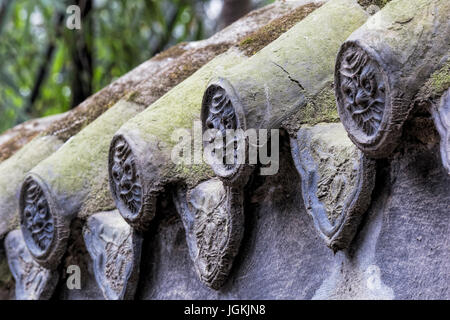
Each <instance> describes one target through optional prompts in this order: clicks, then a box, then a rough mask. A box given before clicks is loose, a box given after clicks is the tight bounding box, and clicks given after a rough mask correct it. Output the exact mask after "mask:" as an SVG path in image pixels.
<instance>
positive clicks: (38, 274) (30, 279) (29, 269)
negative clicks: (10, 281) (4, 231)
mask: <svg viewBox="0 0 450 320" xmlns="http://www.w3.org/2000/svg"><path fill="white" fill-rule="evenodd" d="M5 249H6V253H7V256H8V264H9V268H10V270H11V273H12V274H13V276H14V279H15V281H16V299H18V300H41V299H49V298H50V297H51V296H52V294H53V291H54V289H55V287H56V284H57V282H58V272H51V271H50V270H48V269H45V268H43V267H41V266H40V265H39V264H38V263H37V262H35V261H34V260H33V258H32V256H31V254H30V252H29V251H28V249H27V247H26V245H25V241H24V239H23V236H22V232H21V231H20V230H14V231H12V232H11V233H10V234H9V235H8V236H7V237H6V239H5Z"/></svg>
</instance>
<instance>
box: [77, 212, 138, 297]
mask: <svg viewBox="0 0 450 320" xmlns="http://www.w3.org/2000/svg"><path fill="white" fill-rule="evenodd" d="M83 237H84V241H85V243H86V249H87V250H88V252H89V255H90V256H91V258H92V260H93V266H94V274H95V279H96V281H97V284H98V286H99V287H100V289H101V290H102V292H103V295H104V297H105V299H108V300H122V299H133V298H134V294H135V290H136V286H137V281H138V279H139V264H140V261H141V246H142V238H141V236H140V235H138V234H137V233H136V232H135V231H134V230H133V229H132V228H131V227H130V226H129V225H128V224H127V223H126V222H125V220H124V219H123V218H122V217H121V215H120V214H119V211H117V210H114V211H109V212H100V213H96V214H94V215H92V216H91V217H89V218H88V220H87V222H86V225H85V226H84V229H83Z"/></svg>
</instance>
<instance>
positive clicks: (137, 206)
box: [108, 135, 144, 225]
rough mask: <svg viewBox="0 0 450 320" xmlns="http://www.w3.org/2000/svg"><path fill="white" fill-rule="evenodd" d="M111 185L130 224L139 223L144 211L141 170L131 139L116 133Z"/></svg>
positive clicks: (112, 145)
mask: <svg viewBox="0 0 450 320" xmlns="http://www.w3.org/2000/svg"><path fill="white" fill-rule="evenodd" d="M108 171H109V185H110V189H111V194H112V197H113V199H114V201H115V203H116V206H117V208H118V209H119V212H120V214H121V215H122V216H123V217H124V219H125V220H126V221H127V222H128V223H130V224H136V225H138V224H139V221H140V219H141V217H142V216H143V211H144V203H143V202H144V196H143V186H142V179H141V174H140V172H141V170H140V166H139V165H138V161H137V158H136V156H135V154H134V152H133V150H132V146H131V145H130V143H129V141H128V140H127V139H126V138H125V137H124V136H123V135H116V136H115V137H114V138H113V140H112V142H111V146H110V150H109V168H108Z"/></svg>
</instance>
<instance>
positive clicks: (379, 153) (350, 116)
mask: <svg viewBox="0 0 450 320" xmlns="http://www.w3.org/2000/svg"><path fill="white" fill-rule="evenodd" d="M385 70H386V68H384V67H383V66H382V64H381V59H380V58H379V57H378V55H377V53H376V52H374V51H373V50H372V49H371V48H369V47H366V46H364V45H362V44H361V43H360V42H358V41H347V42H345V43H344V44H343V45H342V46H341V49H340V51H339V53H338V56H337V60H336V68H335V94H336V100H337V106H338V112H339V116H340V118H341V121H342V124H343V125H344V127H345V129H346V130H347V132H348V135H349V137H350V139H351V140H352V141H353V143H355V144H356V146H357V147H358V148H359V149H361V150H362V151H363V152H364V153H366V154H367V155H369V156H371V157H375V158H379V157H384V156H386V155H388V154H389V153H390V152H391V151H392V150H393V148H394V147H395V145H396V142H397V138H398V135H399V130H400V129H401V128H399V126H398V125H397V124H396V120H395V119H396V118H397V117H402V116H403V115H402V114H399V112H398V111H399V110H397V107H396V105H395V104H394V106H393V105H392V104H391V100H392V99H391V90H390V86H389V78H388V75H387V73H386V72H385ZM400 107H401V106H400ZM402 120H404V119H402Z"/></svg>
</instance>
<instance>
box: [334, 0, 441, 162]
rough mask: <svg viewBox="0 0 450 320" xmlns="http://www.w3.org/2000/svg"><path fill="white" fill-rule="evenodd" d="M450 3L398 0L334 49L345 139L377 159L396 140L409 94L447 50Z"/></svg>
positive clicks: (409, 105) (415, 91) (407, 110)
mask: <svg viewBox="0 0 450 320" xmlns="http://www.w3.org/2000/svg"><path fill="white" fill-rule="evenodd" d="M449 20H450V2H448V1H447V0H397V1H391V2H390V3H388V4H387V5H386V6H385V7H384V8H383V10H381V11H379V12H378V13H376V14H375V15H373V16H372V17H371V18H370V19H369V20H368V21H367V22H366V23H365V24H364V25H363V26H362V27H361V28H359V29H358V30H357V31H355V32H354V33H353V34H352V35H351V36H350V37H349V38H348V39H347V41H346V42H345V43H344V44H343V45H342V46H341V49H340V50H339V53H338V56H337V60H336V69H335V93H336V98H337V104H338V111H339V116H340V118H341V121H342V123H343V124H344V126H345V128H346V130H347V131H348V133H349V137H350V139H352V141H353V142H354V143H355V144H356V145H357V146H358V147H359V148H360V149H361V150H362V151H363V152H365V153H366V154H367V155H369V156H371V157H377V158H382V157H386V156H388V155H389V154H390V153H391V152H392V151H393V150H394V149H395V147H396V146H397V145H398V142H399V139H400V137H401V134H402V128H403V124H404V121H405V120H406V119H407V118H408V115H409V113H410V111H411V108H412V107H413V106H414V103H413V99H414V97H415V96H416V95H417V94H418V92H419V89H420V88H421V87H422V86H423V85H424V84H425V82H426V81H427V79H428V78H429V77H430V75H431V74H432V73H433V72H434V71H435V70H436V69H438V68H439V67H440V66H441V61H443V60H445V57H447V58H448V55H449V52H450V43H449V41H448V39H449V37H450V25H449V23H448V21H449Z"/></svg>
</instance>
